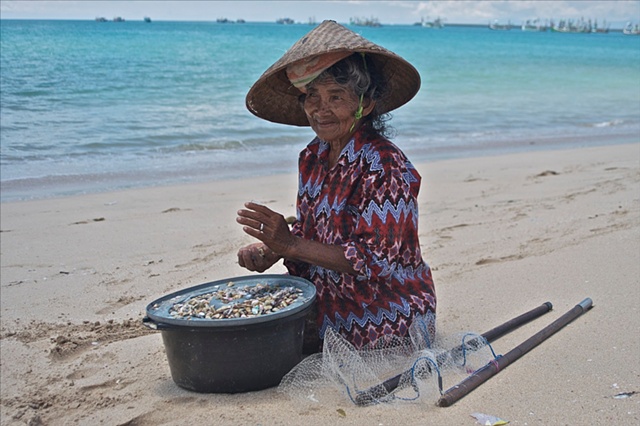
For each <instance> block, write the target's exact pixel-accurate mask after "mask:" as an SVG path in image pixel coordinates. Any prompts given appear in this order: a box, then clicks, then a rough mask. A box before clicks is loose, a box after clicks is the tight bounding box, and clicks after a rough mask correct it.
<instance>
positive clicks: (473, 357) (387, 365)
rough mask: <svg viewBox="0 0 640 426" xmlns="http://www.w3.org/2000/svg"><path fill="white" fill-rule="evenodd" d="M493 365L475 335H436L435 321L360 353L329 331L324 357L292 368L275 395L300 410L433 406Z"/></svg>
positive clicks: (420, 321) (428, 320)
mask: <svg viewBox="0 0 640 426" xmlns="http://www.w3.org/2000/svg"><path fill="white" fill-rule="evenodd" d="M493 359H495V353H494V352H493V349H492V348H491V346H490V345H489V344H488V343H487V341H486V340H485V339H484V338H483V337H482V336H481V335H479V334H476V333H459V334H456V335H452V336H448V337H445V336H441V335H436V333H435V318H434V316H433V315H427V316H425V317H420V318H416V319H415V320H414V322H413V323H412V325H411V328H410V330H409V337H406V338H398V337H395V336H389V337H387V338H383V339H379V340H378V341H377V342H376V343H375V344H374V345H371V346H368V347H365V348H363V349H360V350H356V349H355V348H354V347H353V346H352V345H351V344H350V343H349V342H347V341H346V340H345V339H344V338H343V337H342V336H340V335H339V334H337V333H335V332H334V331H333V330H331V329H327V332H326V333H325V337H324V346H323V351H322V353H320V354H314V355H311V356H309V357H307V358H306V359H304V360H303V361H302V362H301V363H300V364H298V365H297V366H296V367H294V368H293V370H291V371H290V372H289V373H288V374H287V375H286V376H285V377H284V378H283V379H282V382H281V383H280V386H279V388H278V390H279V391H280V392H282V393H284V394H285V395H287V396H288V397H290V398H292V399H294V400H296V402H297V403H298V404H299V405H298V406H299V407H301V408H308V407H309V405H316V404H322V405H330V404H338V403H340V402H344V399H346V400H347V401H350V402H351V403H353V404H355V405H358V406H367V405H373V404H380V403H386V404H398V403H409V402H412V401H414V402H415V401H418V402H429V401H433V402H434V403H435V402H436V401H437V400H438V398H439V397H440V395H441V393H442V392H443V391H444V390H446V389H447V388H449V387H451V386H453V385H455V384H456V383H459V382H460V381H462V380H463V379H464V378H465V377H467V376H468V375H469V374H470V373H471V372H473V371H475V370H476V369H478V368H480V367H482V366H484V365H485V364H487V363H488V362H490V361H491V360H493Z"/></svg>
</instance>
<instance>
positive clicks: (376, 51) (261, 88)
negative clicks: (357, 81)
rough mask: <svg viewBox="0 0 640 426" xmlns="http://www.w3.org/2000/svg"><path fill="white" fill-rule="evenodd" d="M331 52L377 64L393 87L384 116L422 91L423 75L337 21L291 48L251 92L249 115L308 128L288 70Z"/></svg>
mask: <svg viewBox="0 0 640 426" xmlns="http://www.w3.org/2000/svg"><path fill="white" fill-rule="evenodd" d="M329 52H332V53H333V52H354V53H355V52H359V53H360V52H362V53H365V54H367V56H369V58H370V59H372V60H373V62H374V63H375V66H376V68H377V69H378V70H379V72H380V73H382V75H383V77H384V78H385V80H386V82H387V84H388V86H389V87H388V90H387V91H386V93H387V95H386V96H385V97H384V98H382V99H379V100H378V104H379V106H381V112H382V113H385V112H389V111H392V110H394V109H396V108H398V107H400V106H402V105H404V104H405V103H407V102H409V100H411V98H413V97H414V96H415V94H416V93H418V90H419V89H420V74H418V71H417V70H416V69H415V68H414V67H413V66H412V65H411V64H410V63H409V62H407V61H405V60H404V59H402V58H401V57H400V56H398V55H396V54H395V53H393V52H391V51H390V50H387V49H385V48H384V47H381V46H378V45H377V44H374V43H372V42H370V41H369V40H367V39H365V38H363V37H361V36H359V35H358V34H356V33H354V32H353V31H351V30H349V29H347V28H345V27H343V26H342V25H340V24H338V23H336V22H335V21H324V22H322V23H321V24H320V25H318V26H317V27H316V28H314V29H313V30H311V31H310V32H309V33H308V34H307V35H305V36H304V37H302V38H301V39H300V40H298V41H297V42H296V43H295V44H294V45H293V46H291V48H290V49H289V50H288V51H287V52H286V53H285V54H284V56H283V57H282V58H280V59H279V60H278V61H277V62H276V63H274V64H273V65H271V67H269V69H267V70H266V71H265V72H264V74H262V76H261V77H260V78H259V79H258V81H256V82H255V84H254V85H253V86H252V87H251V89H249V93H248V94H247V98H246V105H247V108H248V109H249V111H251V112H252V113H253V114H255V115H256V116H258V117H260V118H263V119H265V120H268V121H273V122H275V123H282V124H291V125H294V126H308V125H309V122H308V121H307V117H306V115H305V113H304V111H303V110H302V107H301V106H300V102H299V101H298V97H299V96H300V95H301V94H302V92H300V90H298V89H297V88H295V87H294V86H293V85H292V84H291V82H290V81H289V79H288V78H287V75H286V69H287V66H288V65H290V64H293V63H295V62H297V61H300V60H302V59H306V58H309V57H312V56H317V55H321V54H324V53H329Z"/></svg>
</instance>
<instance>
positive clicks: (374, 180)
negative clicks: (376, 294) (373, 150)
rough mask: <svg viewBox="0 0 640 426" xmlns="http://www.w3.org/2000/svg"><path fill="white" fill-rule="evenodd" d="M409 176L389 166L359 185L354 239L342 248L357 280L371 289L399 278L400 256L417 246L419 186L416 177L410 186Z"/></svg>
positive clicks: (407, 173) (393, 166) (402, 262)
mask: <svg viewBox="0 0 640 426" xmlns="http://www.w3.org/2000/svg"><path fill="white" fill-rule="evenodd" d="M409 175H411V173H410V171H408V170H407V169H406V168H405V167H402V165H399V164H397V163H395V162H391V165H388V166H387V167H385V168H384V170H383V171H378V172H375V173H373V172H369V173H368V174H367V175H365V176H363V179H362V181H361V185H360V188H361V191H362V196H361V198H360V203H359V205H358V206H357V213H356V217H355V222H356V225H355V229H354V232H353V238H352V239H351V240H350V241H347V242H346V243H344V244H342V247H343V251H344V255H345V258H346V259H347V261H349V262H350V263H351V265H352V267H353V269H354V270H355V271H357V273H358V278H359V279H363V278H364V279H366V280H367V281H368V282H369V284H370V285H373V286H379V285H380V284H382V283H389V282H390V281H392V280H393V279H394V277H396V276H398V275H397V274H396V272H397V271H398V269H399V268H402V267H403V265H406V264H407V263H408V262H407V259H403V256H406V254H407V253H409V252H411V251H413V250H407V249H408V248H411V247H413V248H415V245H416V244H418V226H417V221H418V204H417V188H419V185H420V183H419V176H417V177H416V175H412V176H413V182H411V181H410V179H407V176H409ZM416 181H417V182H416ZM412 183H417V185H412ZM374 291H375V289H374Z"/></svg>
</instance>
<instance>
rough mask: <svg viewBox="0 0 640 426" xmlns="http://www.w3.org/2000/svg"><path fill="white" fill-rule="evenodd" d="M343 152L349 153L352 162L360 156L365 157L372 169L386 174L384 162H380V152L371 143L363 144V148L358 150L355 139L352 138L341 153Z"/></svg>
mask: <svg viewBox="0 0 640 426" xmlns="http://www.w3.org/2000/svg"><path fill="white" fill-rule="evenodd" d="M342 154H346V155H347V159H348V160H349V162H350V163H353V162H355V161H356V160H357V159H358V157H363V158H364V159H365V161H366V162H367V163H368V164H369V169H370V170H371V171H376V172H377V171H382V173H383V174H384V168H383V167H382V164H380V153H379V152H378V151H376V150H375V149H373V147H372V145H371V144H370V143H366V144H364V145H362V148H360V150H358V151H356V150H355V140H354V139H351V140H350V141H349V143H348V144H347V146H345V147H344V149H343V150H342V152H341V155H342Z"/></svg>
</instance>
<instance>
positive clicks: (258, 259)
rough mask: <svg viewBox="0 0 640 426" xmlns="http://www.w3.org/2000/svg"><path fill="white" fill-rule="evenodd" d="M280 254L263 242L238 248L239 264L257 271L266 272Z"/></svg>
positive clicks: (278, 258)
mask: <svg viewBox="0 0 640 426" xmlns="http://www.w3.org/2000/svg"><path fill="white" fill-rule="evenodd" d="M278 260H280V256H278V255H277V254H276V253H274V252H273V251H272V250H271V249H270V248H269V247H267V246H266V245H265V244H263V243H255V244H250V245H248V246H246V247H242V248H241V249H240V250H238V264H239V265H240V266H242V267H243V268H246V269H248V270H250V271H255V272H264V271H266V270H267V269H269V268H271V267H272V266H273V265H274V264H275V263H276V262H277V261H278Z"/></svg>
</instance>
